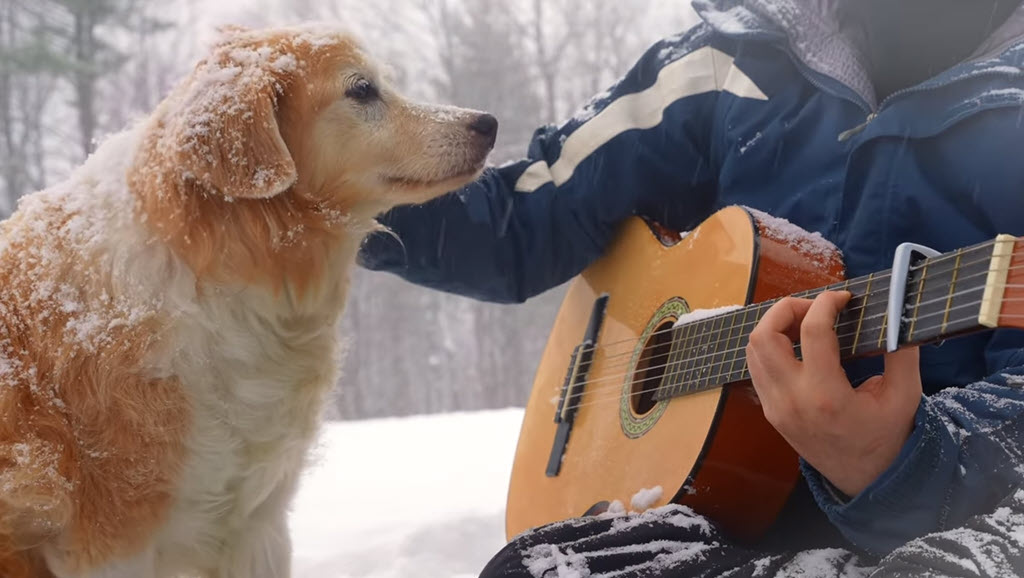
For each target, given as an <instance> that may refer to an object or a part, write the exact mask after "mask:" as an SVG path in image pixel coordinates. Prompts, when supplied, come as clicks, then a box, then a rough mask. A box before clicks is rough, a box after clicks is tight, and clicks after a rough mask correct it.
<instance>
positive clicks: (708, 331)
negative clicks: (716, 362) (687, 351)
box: [695, 317, 715, 391]
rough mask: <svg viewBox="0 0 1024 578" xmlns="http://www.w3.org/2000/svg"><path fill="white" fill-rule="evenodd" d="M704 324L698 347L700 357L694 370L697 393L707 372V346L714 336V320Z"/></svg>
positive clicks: (706, 321)
mask: <svg viewBox="0 0 1024 578" xmlns="http://www.w3.org/2000/svg"><path fill="white" fill-rule="evenodd" d="M704 323H705V324H706V325H708V327H705V328H704V339H703V340H702V342H701V345H700V357H699V358H698V359H697V363H696V364H695V366H696V367H695V369H696V370H697V381H696V386H697V391H700V390H701V383H700V382H701V380H702V379H704V377H705V375H707V372H708V346H709V345H711V340H712V338H714V336H715V318H714V317H712V318H711V319H710V320H705V321H704Z"/></svg>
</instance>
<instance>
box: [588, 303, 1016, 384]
mask: <svg viewBox="0 0 1024 578" xmlns="http://www.w3.org/2000/svg"><path fill="white" fill-rule="evenodd" d="M1021 287H1024V285H1021ZM1004 301H1024V297H1022V298H1010V299H1004ZM979 303H980V301H978V302H974V303H968V304H964V305H961V306H958V307H954V308H953V309H959V308H963V307H969V306H974V305H978V304H979ZM941 313H944V312H941ZM938 314H940V313H929V314H924V315H921V316H919V317H917V318H916V319H918V320H919V319H923V318H925V317H932V316H935V315H938ZM1002 317H1009V318H1017V317H1020V318H1024V315H1004V316H1002ZM974 319H976V316H974V315H970V316H967V317H964V318H961V319H957V320H955V321H947V322H946V323H942V324H938V325H932V326H929V327H925V328H923V329H921V331H929V330H932V329H936V328H941V327H942V326H943V325H949V324H953V323H960V322H963V321H970V320H974ZM849 335H851V334H845V336H849ZM840 337H842V336H840ZM797 346H798V344H794V349H795V348H796V347H797ZM740 349H743V348H736V349H732V350H727V351H724V352H716V353H710V354H705V355H699V356H696V357H691V358H680V360H679V362H680V363H684V362H685V363H690V362H693V363H692V364H691V365H690V367H688V368H681V369H680V370H678V371H672V372H665V373H663V374H661V375H656V376H652V377H648V378H644V379H640V380H637V381H633V382H631V383H632V384H640V383H644V382H647V381H651V380H655V379H665V378H668V377H671V376H676V375H685V374H687V373H692V372H694V371H697V370H699V369H701V368H700V367H699V364H698V363H696V362H697V361H699V360H701V359H706V358H708V357H712V358H713V357H716V356H718V355H723V356H724V354H725V353H728V352H732V351H739V350H740ZM839 349H840V355H842V352H843V350H846V349H849V350H850V353H851V354H852V353H853V351H854V346H853V345H851V346H841V347H840V348H839ZM738 361H740V360H739V359H733V360H726V359H724V357H723V359H722V361H719V362H715V361H712V363H711V364H709V366H710V368H712V369H713V368H714V367H715V366H716V365H717V366H724V365H725V364H726V363H730V367H732V366H733V365H735V363H736V362H738ZM588 365H593V361H591V362H590V364H588ZM672 365H674V363H667V364H664V365H660V366H656V367H648V368H644V371H653V370H656V369H661V368H664V367H669V366H672ZM704 369H707V367H705V368H704ZM745 369H746V360H745V359H744V361H743V365H742V366H740V367H739V368H738V369H735V370H731V371H729V372H727V373H722V372H719V373H717V374H712V375H709V376H706V377H705V376H700V377H699V378H698V380H697V381H696V382H694V383H691V384H690V385H697V386H698V387H700V385H699V383H700V381H705V382H706V383H711V380H713V379H721V378H723V377H725V376H727V375H732V374H733V373H737V372H740V373H743V372H744V371H745ZM635 373H636V372H635V371H631V372H626V373H619V374H615V375H611V376H602V377H600V378H597V379H593V380H586V381H584V382H581V383H580V384H579V386H581V387H584V388H586V389H585V390H584V392H585V393H603V392H607V391H618V390H620V389H621V388H622V386H623V384H622V379H623V378H625V377H628V376H629V375H632V374H635ZM610 380H615V382H616V383H615V384H614V385H610V386H602V387H598V388H588V387H587V386H589V385H592V384H595V383H599V382H607V381H610ZM679 385H683V384H676V385H670V386H665V387H663V388H657V389H653V390H651V391H652V392H653V391H659V390H660V389H664V388H673V387H677V386H679ZM618 397H619V396H616V399H617V398H618Z"/></svg>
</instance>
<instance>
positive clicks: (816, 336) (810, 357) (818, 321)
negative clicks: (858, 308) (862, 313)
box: [800, 291, 850, 382]
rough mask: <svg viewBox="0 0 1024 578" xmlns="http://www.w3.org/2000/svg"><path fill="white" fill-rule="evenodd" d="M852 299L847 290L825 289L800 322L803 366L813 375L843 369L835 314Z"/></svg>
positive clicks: (828, 374) (831, 372)
mask: <svg viewBox="0 0 1024 578" xmlns="http://www.w3.org/2000/svg"><path fill="white" fill-rule="evenodd" d="M849 301H850V293H849V292H847V291H826V292H824V293H821V294H820V295H818V296H817V297H816V298H815V299H814V302H813V303H811V306H810V307H809V308H808V310H807V314H806V315H805V316H804V319H803V323H801V324H800V352H801V354H802V355H803V362H804V366H805V367H806V368H807V370H808V371H810V372H811V374H812V375H819V376H822V377H825V376H830V377H831V376H833V375H834V374H836V372H841V371H842V366H841V365H840V364H839V338H838V336H837V335H836V329H835V326H836V317H838V316H839V312H840V311H842V310H843V307H845V306H846V304H847V303H848V302H849ZM828 381H830V382H831V381H832V380H828Z"/></svg>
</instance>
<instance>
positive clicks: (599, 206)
mask: <svg viewBox="0 0 1024 578" xmlns="http://www.w3.org/2000/svg"><path fill="white" fill-rule="evenodd" d="M693 5H694V7H695V9H696V10H697V12H698V14H699V15H700V17H701V20H702V22H701V23H699V24H698V25H697V26H695V27H694V28H692V29H690V30H688V31H686V32H685V33H682V34H680V35H678V36H675V37H672V38H669V39H666V40H663V41H661V42H659V43H657V44H655V45H654V46H653V47H652V48H650V49H649V50H648V51H647V52H646V53H645V54H644V55H643V56H642V57H641V59H640V60H639V61H638V62H637V63H636V64H635V66H634V67H633V68H632V69H631V70H630V71H629V73H628V74H627V75H626V76H625V77H624V78H622V80H621V81H619V82H618V83H617V84H615V85H614V86H613V87H612V88H611V89H610V90H609V91H607V92H606V93H604V94H602V95H599V96H597V97H596V98H595V99H594V100H593V101H592V102H591V103H589V104H588V105H587V106H586V107H584V108H583V109H582V110H581V112H580V113H578V114H577V115H576V116H574V117H573V118H571V119H570V120H568V121H566V122H565V123H563V124H561V125H560V126H548V127H543V128H541V129H539V130H538V131H537V132H536V133H535V135H534V137H533V140H532V142H531V143H530V144H529V148H528V152H527V157H526V158H525V159H523V160H521V161H519V162H515V163H511V164H508V165H506V166H503V167H500V168H492V169H488V170H487V171H486V172H485V173H484V174H483V175H482V176H481V177H480V178H479V179H478V180H477V181H476V182H475V183H473V184H472V185H470V186H468V187H467V188H464V189H462V190H460V191H458V192H456V193H453V194H450V195H447V196H444V197H441V198H439V199H436V200H434V201H432V202H429V203H427V204H425V205H422V206H406V207H399V208H396V209H394V210H392V211H390V212H389V213H387V214H385V215H382V216H381V217H380V220H381V222H382V223H383V224H384V225H385V226H386V227H388V228H389V229H390V230H391V231H392V232H393V233H394V235H393V236H392V235H389V234H374V235H372V236H370V237H368V238H367V240H366V242H365V243H364V246H363V247H362V250H361V253H360V261H361V263H362V264H363V265H364V266H365V267H367V268H369V269H372V270H379V271H389V272H392V273H396V274H398V275H401V276H402V277H404V278H406V279H408V280H409V281H412V282H414V283H419V284H422V285H425V286H428V287H433V288H437V289H440V290H444V291H450V292H454V293H460V294H463V295H468V296H471V297H475V298H478V299H485V300H492V301H499V302H522V301H524V300H526V299H528V298H530V297H531V296H534V295H537V294H538V293H541V292H543V291H545V290H547V289H549V288H551V287H554V286H556V285H559V284H560V283H562V282H564V281H566V280H568V279H570V278H571V277H573V276H575V275H576V274H578V273H579V272H580V271H581V270H583V269H584V268H585V267H586V266H587V265H588V264H589V263H591V262H592V261H594V260H595V259H597V258H598V257H599V256H601V254H602V253H603V252H604V250H605V249H606V248H607V247H608V245H609V242H610V241H611V240H612V239H613V237H614V234H615V232H616V230H617V228H618V226H619V225H620V224H621V223H622V222H623V220H625V219H627V218H628V217H630V216H632V215H642V216H645V217H649V218H651V219H653V220H655V221H658V222H659V223H661V224H663V225H665V226H668V227H670V228H673V229H676V230H680V231H682V230H688V229H690V228H692V227H694V226H695V225H697V224H698V223H699V222H701V221H702V220H703V219H705V218H706V217H707V216H709V215H710V214H711V213H712V212H713V211H715V210H716V209H719V208H721V207H724V206H727V205H745V206H749V207H753V208H756V209H759V210H762V211H765V212H767V213H770V214H772V215H774V216H776V217H781V218H785V219H787V220H789V221H790V222H792V223H794V224H796V225H798V226H800V227H802V228H804V229H806V230H808V231H816V232H819V233H821V234H822V235H823V236H824V237H825V238H827V239H829V240H830V241H832V242H834V243H835V244H836V245H837V246H838V247H839V248H840V249H841V251H842V253H843V255H844V259H845V264H846V268H847V275H848V276H849V277H856V276H861V275H867V274H868V273H871V272H875V271H880V270H885V269H888V268H889V267H890V266H891V264H892V259H893V254H894V250H895V248H896V246H897V245H898V244H899V243H901V242H905V241H911V242H916V243H920V244H922V245H926V246H929V247H932V248H934V249H936V250H938V251H941V252H947V251H952V250H954V249H958V248H961V247H965V246H968V245H971V244H975V243H979V242H983V241H987V240H991V239H992V238H993V237H995V236H996V235H997V234H1000V233H1009V234H1015V235H1019V234H1022V233H1024V218H1022V217H1024V194H1022V191H1024V164H1022V163H1020V162H1018V161H1019V159H1017V158H1016V155H1017V154H1019V152H1020V151H1022V150H1024V130H1022V128H1021V120H1022V118H1024V7H1021V1H1020V0H856V1H854V0H849V1H842V0H821V1H814V2H812V1H810V0H694V2H693ZM396 238H397V239H400V241H399V240H396ZM439 246H443V250H439V249H438V247H439ZM1015 263H1016V261H1015ZM1014 266H1015V267H1016V266H1019V265H1016V264H1015V265H1014ZM680 274H681V275H685V274H686V272H685V271H682V272H680ZM846 299H848V294H844V293H826V294H824V295H823V296H821V297H818V298H817V299H815V300H814V301H802V300H795V299H789V300H783V301H781V302H779V304H777V305H775V306H774V307H773V308H772V310H771V311H770V312H769V314H768V315H766V316H765V317H764V319H763V320H762V322H761V323H760V324H759V325H758V327H757V329H756V331H755V334H756V337H755V336H751V340H750V341H751V344H750V349H749V350H748V356H749V358H750V371H751V374H752V376H753V381H754V385H755V387H756V389H757V391H758V394H759V396H760V397H761V399H762V403H763V404H764V409H765V413H766V416H767V417H768V418H769V421H770V422H771V423H772V424H773V425H774V426H775V427H776V429H778V430H779V431H780V433H781V434H782V435H783V436H784V437H785V438H786V439H787V441H788V442H789V443H790V444H791V445H792V446H793V447H794V448H795V449H796V450H797V452H798V453H799V454H800V455H801V458H802V459H801V470H802V473H803V479H804V484H805V485H806V488H808V489H809V493H810V495H811V496H812V497H813V502H812V504H813V505H814V509H815V511H817V512H820V514H821V516H822V517H823V518H827V522H828V524H829V525H830V526H831V527H834V528H836V529H837V530H838V531H839V532H840V533H841V534H842V538H841V539H840V540H838V541H833V542H830V543H826V544H814V543H813V541H801V540H802V539H795V538H794V539H793V540H789V541H787V542H785V543H784V544H782V545H781V546H780V547H779V548H775V547H767V546H765V547H762V546H759V545H754V546H750V545H739V544H736V543H734V542H732V541H731V540H730V539H729V537H728V536H725V535H724V534H722V533H721V531H720V530H718V529H717V528H716V527H715V526H714V524H713V521H711V522H712V523H704V521H702V520H701V519H699V518H696V517H694V518H692V519H690V518H686V520H687V521H686V522H685V523H679V520H680V517H679V514H680V513H684V514H687V515H690V514H689V513H687V511H686V510H683V509H681V508H680V507H668V508H666V509H663V510H656V511H652V512H647V513H644V514H637V515H635V516H636V519H635V520H634V521H635V522H636V523H631V524H623V523H622V521H621V520H617V519H615V518H613V517H609V516H596V517H590V518H581V519H577V520H570V521H567V522H561V523H557V524H553V525H550V526H545V527H542V528H539V529H537V530H535V531H531V532H527V533H526V534H523V535H522V536H519V537H517V538H515V539H514V540H513V541H512V542H511V543H510V544H509V545H508V546H507V547H506V548H505V549H504V550H502V551H501V552H500V553H499V554H498V555H497V556H496V557H495V558H494V559H493V560H492V561H491V564H489V565H488V567H487V568H486V569H485V570H484V572H483V576H488V577H497V576H507V577H512V576H599V575H601V576H604V575H609V576H611V575H614V576H689V575H701V576H718V575H725V574H729V575H730V576H744V575H749V576H755V575H765V576H766V575H774V573H775V572H781V574H780V575H786V573H787V572H790V573H795V572H796V571H795V570H793V568H795V567H796V566H794V564H795V565H800V564H801V563H808V564H810V566H807V565H806V564H805V566H804V568H805V570H806V568H807V567H827V568H830V569H831V570H829V571H828V572H824V573H822V574H820V575H822V576H825V575H839V574H841V573H842V572H844V571H845V572H847V573H852V574H854V575H866V573H867V572H869V571H873V572H876V574H877V575H907V576H913V575H922V573H924V572H926V570H925V569H927V572H936V573H939V574H942V575H947V574H944V573H943V572H946V573H948V575H959V574H958V572H959V573H963V574H964V575H971V576H976V575H988V574H986V572H990V573H991V574H992V575H999V576H1003V575H1006V576H1012V575H1024V553H1022V552H1024V538H1022V536H1024V508H1022V507H1021V504H1022V502H1024V492H1022V491H1019V490H1018V488H1019V487H1022V484H1024V480H1022V475H1024V460H1022V458H1021V456H1024V445H1022V444H1021V441H1022V440H1024V390H1022V387H1021V386H1022V384H1024V334H1022V332H1021V331H1018V330H1012V329H999V330H994V331H990V332H985V333H981V334H974V335H971V336H967V337H960V338H957V339H952V340H948V341H945V342H942V343H938V344H935V345H929V346H922V347H920V348H919V350H918V349H911V350H907V351H902V352H898V353H895V354H890V355H887V356H885V357H884V359H879V358H872V359H867V360H859V361H855V362H849V363H845V364H843V365H842V366H841V365H840V362H839V356H838V353H837V348H836V336H835V333H834V332H833V331H832V330H831V326H832V323H833V322H834V320H835V316H836V313H837V312H838V310H839V309H840V308H841V307H842V305H843V304H844V303H845V301H846ZM794 333H799V334H800V336H801V337H802V340H801V341H802V346H803V351H804V355H805V357H804V359H803V361H802V362H801V361H798V360H796V359H795V358H793V356H792V353H791V351H792V349H791V345H792V341H791V339H790V336H792V335H793V334H794ZM809 501H810V500H809ZM645 516H646V517H645ZM796 525H798V526H799V525H800V521H799V519H798V520H797V522H796ZM794 536H795V534H794ZM812 546H814V547H820V546H829V548H826V549H817V550H810V551H808V550H807V548H810V547H812ZM879 560H881V562H879ZM876 562H877V563H879V565H878V566H877V567H876V566H874V564H875V563H876ZM815 565H817V566H815ZM972 565H973V566H972ZM787 568H788V569H789V570H787ZM844 568H845V570H844ZM872 568H873V570H872ZM965 568H967V569H965ZM970 568H973V570H971V569H970ZM993 568H994V570H993ZM563 571H564V572H563ZM857 572H861V574H857ZM886 572H888V573H886ZM970 572H973V573H970ZM1000 572H1001V573H1000ZM808 575H818V574H814V573H813V572H811V573H809V574H808Z"/></svg>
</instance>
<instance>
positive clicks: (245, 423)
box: [0, 27, 496, 578]
mask: <svg viewBox="0 0 1024 578" xmlns="http://www.w3.org/2000/svg"><path fill="white" fill-rule="evenodd" d="M495 129H496V123H495V122H494V119H493V117H490V116H488V115H482V114H480V113H476V112H471V111H466V110H461V109H454V108H441V107H427V106H422V105H416V104H411V103H409V102H407V101H405V100H403V99H401V98H400V97H399V96H398V95H396V94H395V93H394V92H393V91H391V90H390V89H388V88H387V87H386V86H385V85H383V84H381V81H380V79H379V77H378V74H377V72H376V71H375V69H374V68H373V65H372V63H370V62H369V61H368V60H367V58H366V57H365V56H364V54H363V52H362V51H361V50H360V49H359V47H358V46H357V45H355V44H353V42H352V41H351V40H349V39H348V38H347V37H345V36H344V35H342V34H339V33H337V32H335V31H331V30H325V29H323V28H316V27H304V28H296V29H279V30H272V31H259V32H255V31H247V30H241V29H232V30H229V31H226V32H225V35H224V38H223V39H222V40H221V41H220V42H219V43H218V44H217V45H215V46H214V47H213V51H212V54H211V55H210V56H209V57H208V58H207V59H206V60H204V61H203V62H201V63H199V65H198V66H197V67H196V69H195V71H194V72H193V73H192V75H191V76H190V77H189V78H187V79H186V80H185V81H184V82H183V83H182V84H181V85H180V86H178V87H177V89H176V90H175V91H174V92H173V93H172V94H171V95H170V96H169V97H168V98H167V100H166V101H164V102H163V103H162V104H161V105H160V106H159V108H158V109H157V110H156V111H155V112H154V114H153V115H152V116H151V117H150V118H149V119H148V120H146V121H145V122H143V123H140V124H139V125H138V126H137V127H135V128H133V129H131V130H129V131H127V132H125V133H122V134H120V135H117V136H114V137H112V138H110V139H109V140H108V141H107V142H105V143H104V144H103V145H102V146H101V147H100V148H99V150H98V151H97V152H96V153H95V154H94V155H93V156H92V157H91V158H90V159H89V160H88V161H87V162H86V163H85V164H84V165H83V166H82V167H81V168H79V169H78V170H77V171H76V172H75V173H74V174H73V175H72V176H71V178H70V179H69V180H68V181H67V182H65V183H62V184H60V185H57V186H55V187H53V188H50V189H48V190H45V191H41V192H38V193H35V194H32V195H29V196H27V197H25V198H24V199H23V200H22V202H21V203H20V205H19V209H18V211H17V212H16V213H15V214H14V215H13V216H12V217H11V218H10V219H9V220H7V221H6V222H3V223H2V224H0V288H2V290H0V576H4V577H5V578H22V577H30V576H31V577H36V576H57V577H61V578H63V577H70V576H76V577H77V576H92V577H105V578H121V577H124V578H128V577H130V578H149V577H163V576H167V577H170V576H179V575H180V576H203V577H206V576H210V577H213V576H216V577H238V578H243V577H245V578H250V577H269V576H287V575H288V574H289V562H290V545H289V541H288V528H287V526H286V522H285V515H286V508H287V504H288V502H289V500H290V498H291V496H292V494H293V492H294V490H295V486H296V481H297V478H298V476H299V473H300V471H301V469H302V465H303V460H304V457H305V454H306V451H307V448H308V447H309V445H310V443H311V441H312V440H313V439H314V437H315V435H316V433H317V430H318V425H319V421H320V417H321V409H322V407H323V405H324V403H325V399H326V396H327V393H328V391H329V390H330V389H331V387H332V386H333V384H334V382H335V379H336V376H337V365H338V364H337V354H338V340H337V337H336V331H335V326H336V322H337V321H338V318H339V315H340V314H341V311H342V306H343V303H344V300H345V294H346V290H347V285H348V268H349V267H350V266H351V265H352V263H353V261H354V257H355V253H356V251H357V248H358V246H359V243H360V241H361V238H362V237H363V236H364V235H365V234H366V233H367V232H369V231H371V230H374V229H375V227H376V225H375V222H374V220H373V217H374V215H376V214H378V213H379V212H381V211H383V210H385V209H387V208H388V207H390V206H393V205H395V204H402V203H410V202H420V201H424V200H427V199H429V198H432V197H434V196H436V195H439V194H441V193H444V192H446V191H449V190H451V189H453V188H456V187H458V186H460V185H462V184H464V183H466V182H468V181H470V180H471V179H473V178H474V177H475V176H476V175H477V174H479V171H480V170H481V168H482V166H483V163H484V160H485V157H486V155H487V153H488V152H489V150H490V148H491V147H492V146H493V143H494V132H495Z"/></svg>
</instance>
